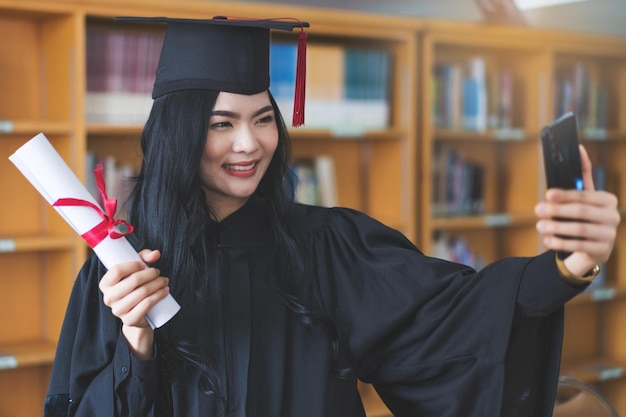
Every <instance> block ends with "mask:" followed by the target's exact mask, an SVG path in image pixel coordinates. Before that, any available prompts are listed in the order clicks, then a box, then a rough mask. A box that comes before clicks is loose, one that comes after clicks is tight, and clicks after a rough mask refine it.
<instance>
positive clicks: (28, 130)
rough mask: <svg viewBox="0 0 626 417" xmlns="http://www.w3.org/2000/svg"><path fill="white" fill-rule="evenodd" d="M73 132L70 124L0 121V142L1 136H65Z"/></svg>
mask: <svg viewBox="0 0 626 417" xmlns="http://www.w3.org/2000/svg"><path fill="white" fill-rule="evenodd" d="M72 130H73V126H72V125H71V124H70V123H64V122H46V121H24V120H0V140H2V135H8V134H11V135H30V136H35V135H36V134H38V133H39V132H45V133H46V134H47V135H48V134H50V135H67V134H70V133H71V132H72Z"/></svg>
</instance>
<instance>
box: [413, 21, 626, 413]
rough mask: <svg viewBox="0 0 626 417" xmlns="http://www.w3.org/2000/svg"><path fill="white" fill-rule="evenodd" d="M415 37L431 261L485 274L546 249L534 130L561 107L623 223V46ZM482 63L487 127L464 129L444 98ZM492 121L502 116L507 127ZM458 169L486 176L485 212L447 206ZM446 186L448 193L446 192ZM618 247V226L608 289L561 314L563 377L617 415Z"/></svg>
mask: <svg viewBox="0 0 626 417" xmlns="http://www.w3.org/2000/svg"><path fill="white" fill-rule="evenodd" d="M421 39H422V45H421V46H422V55H421V56H420V72H419V77H420V83H421V84H420V86H421V104H420V107H421V114H422V125H421V128H420V131H419V135H420V140H419V143H420V146H419V152H418V153H419V155H420V158H419V166H420V173H421V177H420V191H419V193H420V197H419V200H420V201H421V202H423V203H421V204H419V208H420V210H421V211H420V213H419V220H418V224H419V226H420V227H419V229H420V232H419V234H418V244H419V245H420V246H421V247H422V248H423V249H424V250H425V251H426V252H427V253H435V254H437V255H439V256H448V257H452V258H454V259H458V258H461V260H463V259H465V260H467V261H468V262H469V263H474V264H475V265H476V266H477V267H480V266H481V265H483V264H484V263H489V262H491V261H493V260H495V259H498V258H501V257H505V256H526V255H532V254H534V253H537V252H538V251H541V250H543V248H542V246H541V242H540V241H539V240H538V238H537V234H536V232H535V217H534V214H533V206H534V204H535V203H536V202H537V201H538V200H539V199H541V198H543V192H544V190H545V183H544V178H543V175H544V173H543V161H542V159H541V158H542V155H541V149H540V142H539V140H538V138H539V132H540V129H541V127H542V126H544V125H545V124H547V123H548V122H549V121H550V120H552V119H554V118H556V117H558V116H560V115H561V114H562V113H563V112H564V111H566V110H572V111H575V112H576V113H577V116H578V118H579V120H580V122H579V124H580V126H579V130H580V132H579V133H580V139H581V142H582V143H583V144H584V145H585V146H586V148H587V150H588V152H589V153H590V156H591V158H592V161H593V162H594V166H595V167H596V168H600V169H599V171H598V172H601V175H600V174H598V175H597V176H596V183H597V185H600V186H602V187H603V188H605V189H607V190H609V191H611V192H613V193H615V194H617V196H618V198H619V199H620V205H621V207H620V211H621V214H622V217H623V216H624V213H625V210H624V207H625V205H624V201H623V198H624V197H625V196H626V194H625V193H624V191H625V190H624V180H623V179H624V177H625V175H626V165H624V162H623V161H624V160H626V159H624V158H626V154H624V152H625V150H626V141H625V139H626V123H625V120H626V119H625V118H624V111H625V107H626V75H625V74H626V39H620V38H611V37H603V36H597V35H581V34H573V33H562V32H552V31H541V30H531V29H524V28H502V27H495V26H488V25H474V24H451V23H446V22H431V23H429V24H428V25H427V27H426V28H425V29H424V30H423V32H422V34H421ZM477 58H479V59H482V60H483V63H482V66H483V67H484V73H485V78H484V79H485V81H484V84H485V85H486V86H487V92H486V93H485V94H484V95H485V97H486V98H487V104H486V105H485V104H483V106H484V110H482V114H483V115H484V116H483V117H485V120H483V121H482V123H480V124H479V127H478V128H477V127H476V125H474V126H472V125H470V126H467V125H464V124H463V117H462V115H463V108H464V103H463V101H462V100H460V101H457V102H456V103H455V102H454V101H451V99H450V97H454V96H455V95H456V96H457V100H459V99H458V96H459V95H461V93H460V92H466V91H467V90H466V89H463V81H462V80H463V77H462V76H463V75H465V76H467V75H468V74H471V71H469V70H468V67H469V66H470V65H469V64H468V63H471V62H472V60H475V59H477ZM503 71H508V72H509V74H510V75H509V77H511V78H512V89H511V91H512V94H511V92H509V96H507V97H504V98H503V97H502V96H501V94H502V93H503V91H502V86H501V85H497V84H496V85H494V83H493V79H494V78H499V77H501V74H502V73H503ZM466 88H467V86H466ZM455 90H456V91H455ZM494 91H495V92H497V94H494ZM494 103H497V104H499V105H500V106H502V105H503V104H504V103H506V104H507V106H506V107H505V108H504V109H503V108H498V107H497V106H496V107H494V106H493V104H494ZM494 113H495V114H496V115H498V116H502V115H506V116H507V123H502V122H501V120H500V119H498V118H493V114H494ZM494 119H495V120H494ZM442 150H444V151H445V152H442ZM446 152H447V153H446ZM436 155H444V156H443V157H440V158H439V159H437V157H436ZM445 155H448V156H445ZM450 155H452V156H450ZM455 158H456V159H455ZM459 160H461V162H468V161H469V162H470V163H475V164H478V165H479V166H481V167H482V169H483V170H484V173H483V175H482V177H483V178H484V180H483V186H482V190H481V191H482V194H481V195H482V198H483V201H482V205H480V206H479V209H482V211H480V210H477V211H475V212H467V210H465V211H463V210H456V211H455V210H454V209H450V207H449V206H450V205H451V204H452V206H453V208H454V207H456V206H455V205H454V204H455V202H456V200H454V199H451V200H450V195H449V193H450V189H451V190H452V191H454V190H458V188H459V181H458V180H457V178H458V177H455V175H458V174H455V172H457V173H458V172H461V171H462V168H458V167H459V166H461V167H462V166H463V164H462V163H459ZM451 161H452V162H454V161H456V162H455V163H454V164H452V163H451ZM442 165H443V167H445V169H442ZM451 165H453V166H456V167H457V168H456V171H455V168H451V167H450V166H451ZM442 178H443V179H442ZM450 178H452V179H453V180H452V181H451V182H452V186H450V185H449V184H446V180H449V179H450ZM463 184H465V183H463ZM446 187H448V195H447V196H446V194H445V190H446ZM455 187H456V188H455ZM453 196H454V193H453ZM446 197H447V198H448V200H446ZM458 198H459V197H458V196H457V199H458ZM450 201H452V203H451V202H450ZM625 238H626V235H625V234H624V230H623V227H621V228H620V229H619V230H618V236H617V241H616V246H615V250H614V255H613V256H612V257H611V259H610V260H609V262H608V263H607V264H606V265H604V266H603V270H604V271H605V278H604V280H605V281H604V285H602V286H595V287H593V289H592V290H589V291H586V292H584V293H583V294H581V295H579V296H578V297H576V298H575V299H574V300H572V301H571V302H570V303H569V304H568V305H567V306H566V313H565V335H564V346H563V355H562V364H561V372H562V374H564V375H570V376H573V377H576V378H580V379H582V380H585V381H587V382H591V383H593V384H594V385H595V386H597V387H598V388H600V389H601V390H602V391H603V392H604V393H605V394H606V395H607V396H608V398H609V400H610V401H611V402H612V403H613V404H614V405H615V406H616V408H617V409H618V411H619V412H620V413H621V414H624V413H626V395H624V394H625V393H626V376H625V375H624V370H625V369H626V368H624V367H625V366H626V337H625V336H626V332H625V331H624V330H623V329H624V326H625V325H626V323H625V317H626V296H625V291H626V290H625V288H626V286H625V282H624V278H623V276H624V271H625V270H624V265H623V263H622V262H621V259H623V257H624V255H625V253H624V250H625V248H624V246H625V244H626V240H625ZM466 252H467V253H466Z"/></svg>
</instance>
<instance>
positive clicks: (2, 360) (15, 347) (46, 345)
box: [0, 341, 56, 369]
mask: <svg viewBox="0 0 626 417" xmlns="http://www.w3.org/2000/svg"><path fill="white" fill-rule="evenodd" d="M55 352H56V344H55V343H53V342H45V341H35V342H24V343H12V344H6V345H0V369H12V368H23V367H28V366H40V365H50V364H51V363H52V361H53V360H54V355H55ZM9 357H10V358H11V359H8V358H9ZM3 364H4V367H3Z"/></svg>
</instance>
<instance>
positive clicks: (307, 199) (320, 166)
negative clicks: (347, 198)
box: [291, 155, 338, 207]
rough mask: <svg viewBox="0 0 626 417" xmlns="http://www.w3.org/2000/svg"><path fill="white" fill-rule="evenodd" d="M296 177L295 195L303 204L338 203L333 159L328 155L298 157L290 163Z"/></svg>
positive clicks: (321, 204)
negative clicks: (306, 157)
mask: <svg viewBox="0 0 626 417" xmlns="http://www.w3.org/2000/svg"><path fill="white" fill-rule="evenodd" d="M291 170H292V172H293V173H294V174H295V176H296V178H297V184H296V191H295V197H296V201H297V202H299V203H303V204H310V205H317V206H324V207H335V206H337V204H338V195H337V185H336V177H335V165H334V160H333V158H332V157H331V156H328V155H319V156H316V157H314V158H308V159H299V160H296V161H294V163H293V164H292V165H291Z"/></svg>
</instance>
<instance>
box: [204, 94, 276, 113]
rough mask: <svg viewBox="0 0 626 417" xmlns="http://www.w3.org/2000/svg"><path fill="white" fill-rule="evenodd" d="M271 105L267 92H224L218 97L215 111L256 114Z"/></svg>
mask: <svg viewBox="0 0 626 417" xmlns="http://www.w3.org/2000/svg"><path fill="white" fill-rule="evenodd" d="M271 105H272V103H271V101H270V96H269V93H268V92H267V90H266V91H262V92H260V93H257V94H237V93H229V92H225V91H222V92H220V93H219V95H218V96H217V100H216V101H215V107H214V110H228V111H235V110H236V111H237V112H239V113H244V112H246V111H249V112H255V111H258V110H259V109H261V108H263V107H266V106H271Z"/></svg>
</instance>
